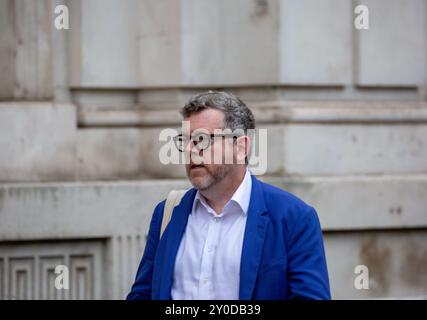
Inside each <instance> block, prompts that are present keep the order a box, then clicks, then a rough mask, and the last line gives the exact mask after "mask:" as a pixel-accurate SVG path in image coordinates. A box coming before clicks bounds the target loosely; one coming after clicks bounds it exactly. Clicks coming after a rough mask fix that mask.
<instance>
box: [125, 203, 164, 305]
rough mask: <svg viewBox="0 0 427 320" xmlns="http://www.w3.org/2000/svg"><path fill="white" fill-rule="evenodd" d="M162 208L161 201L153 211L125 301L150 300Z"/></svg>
mask: <svg viewBox="0 0 427 320" xmlns="http://www.w3.org/2000/svg"><path fill="white" fill-rule="evenodd" d="M164 206H165V201H162V202H161V203H159V204H158V205H157V206H156V208H155V209H154V213H153V216H152V218H151V223H150V229H149V231H148V237H147V243H146V245H145V249H144V254H143V256H142V259H141V262H140V264H139V267H138V271H137V272H136V277H135V282H134V284H133V285H132V289H131V291H130V293H129V294H128V295H127V297H126V299H127V300H150V299H151V296H152V295H151V291H152V280H153V266H154V257H155V255H156V250H157V245H158V243H159V237H160V228H161V224H162V219H163V209H164Z"/></svg>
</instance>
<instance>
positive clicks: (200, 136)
mask: <svg viewBox="0 0 427 320" xmlns="http://www.w3.org/2000/svg"><path fill="white" fill-rule="evenodd" d="M238 137H239V136H238V135H236V134H235V133H234V134H233V133H215V134H214V133H211V134H209V133H204V132H200V133H194V134H192V135H191V138H189V137H188V136H185V135H183V134H179V135H177V136H175V137H173V141H174V142H175V146H176V148H177V149H178V150H179V151H180V152H184V151H185V148H186V147H187V145H188V143H189V142H190V140H191V142H192V143H193V144H194V147H195V148H196V149H197V150H199V151H201V150H206V149H207V148H209V146H210V145H211V144H212V141H214V139H215V138H233V139H237V138H238Z"/></svg>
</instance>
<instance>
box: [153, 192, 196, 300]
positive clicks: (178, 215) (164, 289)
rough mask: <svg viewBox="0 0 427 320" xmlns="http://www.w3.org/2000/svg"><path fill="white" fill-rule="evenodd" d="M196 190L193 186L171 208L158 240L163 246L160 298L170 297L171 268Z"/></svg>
mask: <svg viewBox="0 0 427 320" xmlns="http://www.w3.org/2000/svg"><path fill="white" fill-rule="evenodd" d="M195 195H196V190H195V189H194V188H193V189H191V190H190V191H189V192H187V193H186V194H185V195H184V197H183V198H182V200H181V202H180V204H179V205H178V206H176V207H175V208H174V210H173V213H172V217H171V220H170V222H169V224H168V226H167V227H166V229H165V232H164V236H163V237H162V240H161V241H160V242H161V244H162V247H163V250H161V251H162V252H163V254H162V260H163V266H162V272H161V276H160V299H161V300H164V299H170V291H171V288H172V281H173V270H174V265H175V259H176V255H177V253H178V248H179V244H180V243H181V239H182V236H183V235H184V231H185V227H186V226H187V221H188V215H189V214H190V212H191V209H192V206H193V201H194V197H195Z"/></svg>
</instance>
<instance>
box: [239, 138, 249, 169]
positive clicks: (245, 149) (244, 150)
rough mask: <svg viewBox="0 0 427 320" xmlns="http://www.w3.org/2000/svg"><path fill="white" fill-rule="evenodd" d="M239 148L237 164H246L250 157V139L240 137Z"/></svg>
mask: <svg viewBox="0 0 427 320" xmlns="http://www.w3.org/2000/svg"><path fill="white" fill-rule="evenodd" d="M236 146H237V159H236V160H237V164H245V163H246V162H245V161H246V158H247V157H248V156H249V150H250V149H249V148H250V139H249V137H248V136H246V135H245V136H240V137H238V138H237V141H236Z"/></svg>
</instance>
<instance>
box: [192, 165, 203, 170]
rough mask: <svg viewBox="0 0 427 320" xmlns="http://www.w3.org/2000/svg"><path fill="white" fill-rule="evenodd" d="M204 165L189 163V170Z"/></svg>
mask: <svg viewBox="0 0 427 320" xmlns="http://www.w3.org/2000/svg"><path fill="white" fill-rule="evenodd" d="M204 167H205V166H203V165H201V164H191V165H190V170H193V169H198V168H204Z"/></svg>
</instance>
